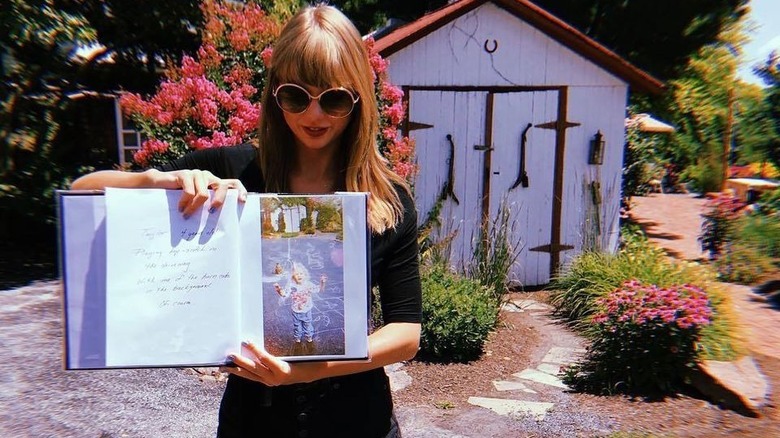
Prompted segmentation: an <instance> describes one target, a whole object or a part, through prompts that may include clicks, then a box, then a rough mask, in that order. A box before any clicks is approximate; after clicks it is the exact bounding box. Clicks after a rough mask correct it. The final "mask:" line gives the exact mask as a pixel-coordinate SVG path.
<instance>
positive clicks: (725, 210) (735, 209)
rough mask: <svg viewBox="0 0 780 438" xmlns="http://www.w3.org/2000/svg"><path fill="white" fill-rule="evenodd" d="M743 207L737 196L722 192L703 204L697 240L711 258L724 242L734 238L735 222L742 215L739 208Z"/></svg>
mask: <svg viewBox="0 0 780 438" xmlns="http://www.w3.org/2000/svg"><path fill="white" fill-rule="evenodd" d="M744 207H745V203H744V202H742V201H741V200H739V199H738V198H734V197H731V196H729V195H724V194H720V195H718V196H717V197H715V198H712V199H710V200H708V201H707V203H706V204H705V208H706V210H705V212H704V213H702V218H703V219H704V220H703V221H702V223H701V234H699V242H700V243H701V249H702V251H708V252H709V253H710V258H711V259H715V258H717V257H718V256H719V255H720V253H721V251H722V249H723V246H724V245H725V244H726V242H729V241H731V240H733V239H734V231H735V227H736V222H737V220H738V219H739V218H740V217H741V216H742V213H741V212H740V210H742V208H744Z"/></svg>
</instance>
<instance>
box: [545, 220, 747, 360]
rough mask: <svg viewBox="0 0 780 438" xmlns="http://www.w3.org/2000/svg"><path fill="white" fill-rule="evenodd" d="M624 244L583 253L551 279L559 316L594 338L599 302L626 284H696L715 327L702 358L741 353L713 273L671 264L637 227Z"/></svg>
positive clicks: (626, 232) (705, 337)
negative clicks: (610, 251)
mask: <svg viewBox="0 0 780 438" xmlns="http://www.w3.org/2000/svg"><path fill="white" fill-rule="evenodd" d="M621 240H622V247H621V249H620V251H619V252H618V254H605V253H596V252H591V253H583V254H580V255H578V256H577V257H575V258H574V260H572V262H571V263H570V264H569V265H568V266H567V267H566V268H565V269H564V270H562V272H561V274H560V275H558V276H557V277H555V278H554V279H553V281H552V283H551V285H550V286H551V288H552V289H553V291H552V294H551V303H552V304H553V306H554V307H555V312H556V314H557V315H558V316H560V317H561V318H563V319H564V320H565V321H567V322H568V323H569V324H570V325H571V326H572V327H573V328H575V329H576V330H578V331H580V332H582V333H584V334H585V335H587V336H593V335H594V334H593V333H592V328H593V326H592V324H591V323H590V320H591V318H592V317H593V315H594V314H595V313H596V312H597V310H598V309H597V305H596V300H597V299H599V298H602V297H605V296H607V295H608V294H609V293H610V292H611V291H613V290H615V289H617V288H619V287H620V286H621V285H622V284H623V283H624V282H626V281H629V280H632V279H635V280H637V281H640V282H642V283H643V284H654V285H657V286H658V287H661V288H665V287H670V286H673V285H680V284H691V285H697V286H698V287H700V288H702V289H704V290H706V291H707V293H708V295H709V299H710V303H711V308H712V309H713V316H712V324H710V325H708V326H706V327H705V328H704V329H703V331H702V340H701V344H700V350H699V351H700V357H702V358H708V359H714V360H728V359H731V358H733V357H734V356H735V355H736V354H739V353H740V352H741V351H742V346H741V343H740V337H739V336H740V335H739V333H738V332H739V330H738V329H737V327H736V325H735V322H734V321H735V317H734V314H733V310H732V307H731V302H730V299H729V297H728V295H727V294H725V293H724V292H723V291H722V289H721V288H720V286H718V285H717V283H716V282H715V278H714V277H713V275H712V273H711V271H709V270H707V269H704V268H703V267H702V266H700V265H698V264H695V263H694V264H685V263H671V262H670V261H669V260H668V259H667V258H666V256H665V255H664V253H663V251H661V250H660V249H658V248H655V247H653V246H652V245H650V243H649V242H648V241H647V237H645V235H644V234H643V233H642V232H641V231H639V229H638V227H636V226H631V225H628V226H625V227H623V229H622V230H621Z"/></svg>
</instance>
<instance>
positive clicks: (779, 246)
mask: <svg viewBox="0 0 780 438" xmlns="http://www.w3.org/2000/svg"><path fill="white" fill-rule="evenodd" d="M758 211H759V212H760V211H761V210H760V209H759V210H758ZM778 258H780V217H778V216H773V215H765V214H763V213H754V214H745V215H741V216H740V217H738V218H736V219H734V220H733V222H732V224H731V227H730V233H729V235H728V237H727V243H726V244H725V245H724V246H723V250H722V252H721V253H720V255H719V257H718V258H717V259H716V260H715V262H714V267H715V270H716V272H717V274H718V278H719V279H721V280H722V281H728V282H734V283H742V284H751V283H755V282H756V281H758V280H759V279H761V278H762V276H764V275H765V274H768V273H770V272H773V271H774V270H775V269H776V268H775V265H774V264H773V263H772V261H773V260H775V259H778Z"/></svg>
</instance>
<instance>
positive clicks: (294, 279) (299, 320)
mask: <svg viewBox="0 0 780 438" xmlns="http://www.w3.org/2000/svg"><path fill="white" fill-rule="evenodd" d="M326 281H327V277H326V276H325V275H322V276H321V277H320V283H319V285H316V284H314V283H313V282H312V281H311V280H310V279H309V272H308V271H307V270H306V268H304V267H303V266H302V265H300V264H298V263H295V264H293V268H292V274H291V275H290V280H289V281H288V283H287V287H286V288H282V287H281V286H280V285H279V283H274V290H276V293H278V294H279V296H280V297H283V298H287V297H288V296H289V297H290V298H291V310H292V317H293V337H294V338H295V342H296V343H300V342H301V339H302V338H303V337H306V342H313V341H314V324H313V323H312V318H311V309H312V307H314V301H313V299H312V295H313V294H315V293H321V292H323V291H324V290H325V282H326Z"/></svg>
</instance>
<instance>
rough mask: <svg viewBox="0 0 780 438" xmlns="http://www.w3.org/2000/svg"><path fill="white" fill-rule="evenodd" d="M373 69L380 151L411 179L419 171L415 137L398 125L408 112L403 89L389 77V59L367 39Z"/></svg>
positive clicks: (397, 171) (402, 173)
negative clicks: (416, 161)
mask: <svg viewBox="0 0 780 438" xmlns="http://www.w3.org/2000/svg"><path fill="white" fill-rule="evenodd" d="M366 47H367V48H368V52H369V57H370V61H371V68H372V69H373V71H374V87H375V89H376V100H377V104H378V105H379V138H378V139H377V145H378V146H379V151H380V152H381V153H382V155H384V156H385V158H387V159H388V161H389V163H390V167H391V169H392V170H393V171H394V172H395V173H396V174H398V175H399V176H401V177H403V178H405V179H407V180H408V181H410V182H411V181H412V179H413V178H414V175H415V174H416V173H417V166H416V164H415V163H414V140H412V139H410V138H409V137H404V136H401V133H400V132H399V126H400V124H401V122H402V121H403V119H404V116H405V114H406V109H407V108H406V107H405V106H404V102H403V97H404V93H403V91H401V89H400V88H398V87H396V86H394V85H392V84H391V83H390V82H389V81H388V80H387V61H386V60H385V59H383V58H382V57H381V56H380V55H379V53H377V52H376V50H374V39H373V38H368V39H366Z"/></svg>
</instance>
